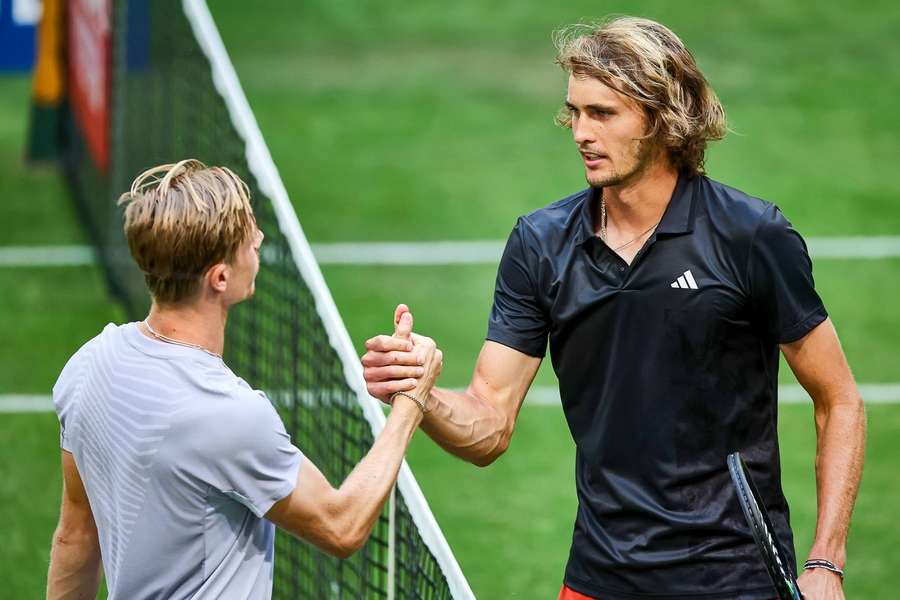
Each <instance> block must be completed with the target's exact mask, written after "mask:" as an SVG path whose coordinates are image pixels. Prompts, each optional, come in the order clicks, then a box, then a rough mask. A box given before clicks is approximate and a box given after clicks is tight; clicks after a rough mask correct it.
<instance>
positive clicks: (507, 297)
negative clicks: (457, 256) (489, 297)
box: [487, 219, 550, 357]
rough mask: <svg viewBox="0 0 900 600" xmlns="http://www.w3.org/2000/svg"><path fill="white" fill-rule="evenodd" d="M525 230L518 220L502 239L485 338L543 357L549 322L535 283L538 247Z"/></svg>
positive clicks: (521, 221)
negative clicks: (503, 241)
mask: <svg viewBox="0 0 900 600" xmlns="http://www.w3.org/2000/svg"><path fill="white" fill-rule="evenodd" d="M526 229H527V225H526V224H525V223H524V222H523V220H522V219H519V222H518V223H516V226H515V228H513V230H512V233H511V234H510V236H509V240H508V241H507V242H506V248H505V249H504V251H503V257H502V258H501V259H500V267H499V268H498V270H497V283H496V287H495V288H494V305H493V307H492V308H491V314H490V316H489V317H488V330H487V339H488V340H491V341H494V342H499V343H501V344H503V345H505V346H509V347H510V348H513V349H515V350H518V351H520V352H523V353H525V354H528V355H530V356H537V357H543V356H544V354H545V353H546V351H547V334H548V332H549V329H550V326H549V323H550V321H549V318H548V316H547V313H546V311H545V310H544V309H543V308H542V307H541V304H540V294H539V289H538V286H537V284H536V281H537V273H538V269H537V267H538V260H539V256H540V254H539V252H538V250H539V249H538V248H537V246H536V244H535V242H534V241H533V240H529V239H527V238H526V231H525V230H526Z"/></svg>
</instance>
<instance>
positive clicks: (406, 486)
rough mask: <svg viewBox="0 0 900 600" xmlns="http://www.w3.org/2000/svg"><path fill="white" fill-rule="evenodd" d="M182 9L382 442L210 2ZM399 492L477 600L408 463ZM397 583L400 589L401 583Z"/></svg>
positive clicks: (460, 586)
mask: <svg viewBox="0 0 900 600" xmlns="http://www.w3.org/2000/svg"><path fill="white" fill-rule="evenodd" d="M181 5H182V9H183V11H184V14H185V16H186V17H187V20H188V23H189V25H190V27H191V29H192V31H193V33H194V37H195V39H196V40H197V42H198V45H199V47H200V49H201V51H202V52H203V53H204V54H205V55H206V57H207V59H208V60H209V63H210V65H211V70H212V80H213V85H214V86H215V87H216V89H217V91H218V92H219V93H220V95H221V96H222V98H223V100H224V101H225V105H226V108H227V110H228V114H229V116H230V118H231V121H232V125H233V126H234V128H235V131H236V132H237V134H238V135H239V136H240V137H241V138H242V139H243V140H244V142H245V144H246V155H245V156H246V160H247V166H248V169H249V171H250V173H251V174H252V175H253V177H254V178H255V180H256V182H257V184H258V187H259V189H260V191H261V192H262V193H263V194H264V195H265V196H267V197H268V198H269V199H270V200H271V202H272V208H273V209H274V214H275V217H276V220H277V222H278V226H279V229H280V230H281V233H282V234H283V235H284V237H285V239H286V240H287V242H288V247H289V250H290V253H291V256H292V258H293V259H294V264H295V266H296V267H297V270H298V271H299V272H300V275H301V277H302V278H303V280H304V282H305V283H306V285H307V286H308V288H309V290H310V293H311V295H312V296H313V299H314V303H315V309H316V312H317V313H318V315H319V318H320V319H321V322H322V324H323V326H324V328H325V331H326V333H327V336H328V343H329V344H330V346H331V347H332V348H333V349H334V351H335V352H336V354H337V356H338V357H339V359H340V362H341V366H342V370H343V375H344V378H345V382H346V384H347V387H348V388H349V389H350V390H352V391H353V393H354V395H355V396H356V398H357V401H358V405H359V407H360V409H361V411H362V414H363V417H364V418H365V419H366V421H368V423H369V426H370V428H371V430H372V434H373V435H374V436H375V437H377V435H378V434H379V433H380V432H381V430H382V429H384V424H385V416H384V413H383V412H382V409H381V404H380V402H379V401H378V400H376V399H375V398H373V397H372V396H370V395H369V394H368V391H367V390H366V385H365V382H364V379H363V372H362V366H361V364H360V362H359V357H358V356H357V355H356V351H355V350H354V347H353V344H352V342H351V340H350V335H349V333H348V332H347V329H346V327H345V326H344V323H343V321H342V320H341V318H340V315H339V313H338V310H337V306H336V305H335V303H334V299H333V298H332V297H331V292H330V291H329V290H328V287H327V285H326V284H325V280H324V278H323V276H322V272H321V271H320V270H319V266H318V264H317V263H316V261H315V257H314V256H313V253H312V249H311V248H310V245H309V242H308V241H307V239H306V235H305V234H304V232H303V229H302V227H301V226H300V222H299V221H298V219H297V214H296V211H295V210H294V207H293V205H292V204H291V202H290V200H289V198H288V194H287V190H286V189H285V187H284V183H283V182H282V180H281V177H280V175H279V174H278V169H277V168H276V167H275V163H274V161H273V160H272V156H271V154H270V153H269V149H268V147H267V146H266V144H265V141H264V140H263V137H262V133H261V131H260V130H259V125H258V124H257V122H256V118H255V117H254V116H253V112H252V111H251V110H250V105H249V103H248V102H247V98H246V96H245V95H244V92H243V89H242V88H241V85H240V82H239V81H238V78H237V73H236V72H235V70H234V66H233V65H232V63H231V59H230V58H229V57H228V53H227V52H226V50H225V46H224V44H223V43H222V39H221V37H220V35H219V31H218V28H217V27H216V25H215V22H214V21H213V19H212V15H211V14H210V12H209V7H208V6H207V4H206V0H181ZM396 487H398V488H399V491H400V494H401V496H402V501H403V503H404V504H405V506H406V508H407V510H408V512H409V516H410V517H411V519H412V521H413V523H414V524H415V527H416V530H417V533H418V535H419V537H420V538H421V540H422V541H423V542H424V544H425V546H426V547H427V548H428V550H429V552H430V553H431V555H432V556H433V558H434V560H435V561H436V563H437V565H438V568H439V569H440V570H441V573H442V575H443V577H444V579H445V580H446V583H447V586H448V587H449V589H450V592H451V595H452V597H453V598H454V600H469V599H472V600H474V598H475V595H474V593H473V592H472V589H471V588H470V587H469V583H468V581H466V578H465V575H464V574H463V572H462V570H461V569H460V567H459V563H457V561H456V557H455V556H453V553H452V551H451V550H450V547H449V545H448V544H447V540H446V539H445V538H444V535H443V533H442V532H441V530H440V527H439V526H438V524H437V521H436V520H435V518H434V515H433V514H432V513H431V510H430V508H429V507H428V502H427V501H426V499H425V496H424V495H423V494H422V491H421V489H420V488H419V485H418V483H417V482H416V480H415V478H414V477H413V474H412V471H411V470H410V468H409V465H408V464H407V463H406V461H405V460H404V461H403V462H402V463H401V466H400V472H399V475H398V478H397V485H396ZM393 506H394V508H393V509H392V511H391V515H394V514H395V513H396V507H397V503H396V499H395V501H394V502H393ZM391 539H393V537H391ZM392 559H393V554H392ZM394 573H396V569H394ZM394 583H395V584H396V580H395V581H394Z"/></svg>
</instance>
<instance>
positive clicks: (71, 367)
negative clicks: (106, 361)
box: [53, 323, 123, 411]
mask: <svg viewBox="0 0 900 600" xmlns="http://www.w3.org/2000/svg"><path fill="white" fill-rule="evenodd" d="M121 327H123V326H119V325H116V324H114V323H108V324H107V325H106V327H104V328H103V330H102V331H101V332H100V333H98V334H97V335H96V336H94V337H93V338H91V339H90V340H88V341H87V342H85V343H84V344H82V346H81V347H80V348H79V349H78V350H76V351H75V353H74V354H73V355H72V356H71V357H70V358H69V360H68V361H66V364H65V366H63V368H62V371H61V372H60V374H59V377H58V378H57V380H56V383H54V384H53V402H54V404H56V408H57V411H59V410H60V409H61V408H62V406H61V404H64V403H66V402H67V401H68V399H69V398H70V397H71V392H73V391H74V389H75V388H77V386H78V385H79V383H80V381H81V380H82V379H83V377H84V375H85V374H86V371H87V370H89V368H90V366H91V364H92V363H93V361H94V357H95V355H96V354H97V352H98V350H100V349H101V347H103V346H109V345H110V344H112V343H113V338H114V337H115V335H116V333H117V332H118V331H119V330H120V328H121Z"/></svg>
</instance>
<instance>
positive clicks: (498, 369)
mask: <svg viewBox="0 0 900 600" xmlns="http://www.w3.org/2000/svg"><path fill="white" fill-rule="evenodd" d="M540 366H541V358H540V357H537V356H530V355H528V354H525V353H523V352H520V351H518V350H516V349H514V348H510V347H509V346H505V345H503V344H500V343H498V342H493V341H490V340H488V341H486V342H485V343H484V346H482V348H481V353H480V354H479V355H478V362H477V363H476V365H475V372H474V374H473V376H472V382H471V383H470V384H469V389H468V391H469V393H470V394H472V395H474V396H475V397H477V398H479V399H481V400H483V401H487V402H490V403H491V405H492V406H493V407H494V408H496V409H498V410H500V411H501V412H502V413H504V415H505V416H506V418H507V420H508V422H509V423H510V424H513V423H515V420H516V417H517V416H518V414H519V409H520V408H521V406H522V401H523V400H525V395H526V394H527V393H528V389H529V388H530V387H531V383H532V381H534V376H535V375H536V374H537V370H538V367H540Z"/></svg>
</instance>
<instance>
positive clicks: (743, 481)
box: [727, 452, 803, 600]
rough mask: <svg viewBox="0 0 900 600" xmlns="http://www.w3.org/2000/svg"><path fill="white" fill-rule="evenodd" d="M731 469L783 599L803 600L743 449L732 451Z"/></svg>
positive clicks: (763, 556) (729, 456)
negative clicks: (746, 462)
mask: <svg viewBox="0 0 900 600" xmlns="http://www.w3.org/2000/svg"><path fill="white" fill-rule="evenodd" d="M727 462H728V471H729V473H731V481H732V482H734V487H735V489H736V490H737V495H738V500H739V501H740V503H741V509H742V510H743V511H744V517H746V518H747V523H748V524H749V525H750V531H751V532H752V533H753V539H754V540H756V547H757V548H758V549H759V553H760V554H761V555H762V559H763V562H764V563H765V565H766V570H767V571H768V572H769V577H771V578H772V583H773V584H775V591H776V592H778V597H779V599H780V600H803V594H801V593H800V588H799V587H797V580H796V579H794V576H793V575H792V574H791V572H790V570H789V569H787V568H786V567H785V564H784V562H783V560H782V558H781V556H782V552H781V551H780V550H779V549H780V548H781V545H780V544H779V543H778V540H777V539H776V538H775V531H774V529H773V528H772V523H771V521H769V515H768V514H767V513H766V509H765V507H764V505H763V503H762V501H761V499H760V497H759V492H758V491H757V490H756V486H755V485H753V480H752V479H750V473H748V472H747V465H745V464H744V461H743V459H741V455H740V453H739V452H733V453H731V454H729V455H728V458H727Z"/></svg>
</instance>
